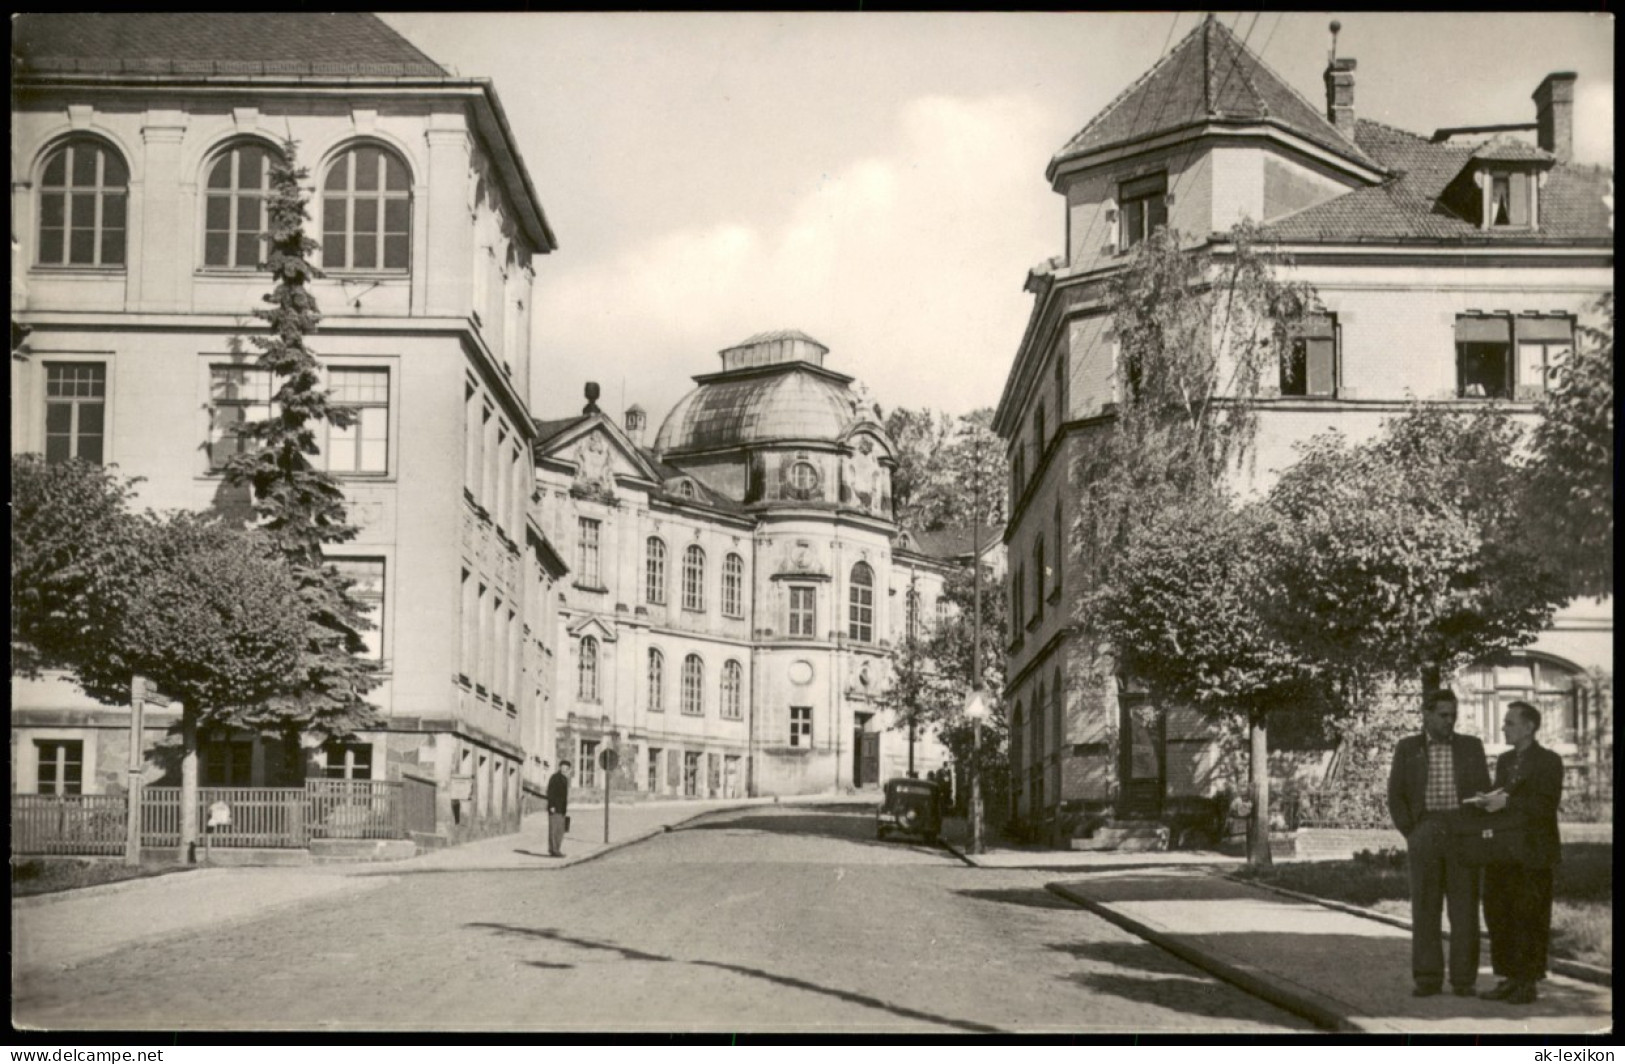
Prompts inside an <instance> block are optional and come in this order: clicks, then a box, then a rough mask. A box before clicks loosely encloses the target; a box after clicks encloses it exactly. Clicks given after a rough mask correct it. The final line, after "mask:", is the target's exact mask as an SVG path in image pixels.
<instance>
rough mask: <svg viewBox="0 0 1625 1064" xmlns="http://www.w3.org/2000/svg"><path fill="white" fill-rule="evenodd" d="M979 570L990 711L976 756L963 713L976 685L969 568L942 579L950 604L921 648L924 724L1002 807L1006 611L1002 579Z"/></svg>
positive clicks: (1006, 776)
mask: <svg viewBox="0 0 1625 1064" xmlns="http://www.w3.org/2000/svg"><path fill="white" fill-rule="evenodd" d="M980 569H981V580H982V596H981V597H982V614H981V618H982V623H981V654H980V665H981V677H980V679H981V681H982V690H983V691H985V692H987V694H988V696H989V701H990V703H991V708H992V710H993V712H992V713H991V714H990V715H989V717H988V719H987V720H985V721H983V722H982V740H981V746H980V757H977V756H976V751H977V746H976V742H975V728H974V726H973V724H972V722H971V721H969V720H966V719H965V716H964V713H963V709H964V704H965V697H966V695H967V694H968V693H969V692H970V690H971V689H972V687H973V686H974V684H973V682H972V680H973V671H972V663H971V658H972V647H973V646H974V645H975V639H974V636H973V624H972V618H973V617H974V616H975V609H974V601H975V596H974V589H975V585H974V584H973V583H972V579H973V577H972V570H971V569H969V568H967V569H962V570H959V571H957V572H955V573H952V574H950V576H949V577H948V579H947V580H946V581H945V582H944V585H943V589H942V596H943V598H945V599H946V600H947V601H948V602H949V603H950V605H951V606H952V607H953V608H952V609H951V610H949V611H948V612H947V613H946V615H945V616H943V618H942V620H940V621H938V622H937V624H936V625H935V627H933V628H932V629H931V631H930V635H929V637H928V638H927V639H926V640H924V642H923V645H922V648H921V649H922V654H923V656H924V657H925V659H926V661H927V662H928V670H927V676H928V677H929V681H930V682H929V684H928V688H927V689H928V694H927V696H926V698H925V699H924V700H923V701H924V705H925V710H924V713H923V719H924V720H925V723H926V725H927V726H928V727H931V728H934V729H935V731H936V734H937V738H938V739H939V740H941V742H942V744H943V745H944V746H946V747H947V748H948V752H949V754H950V755H951V756H952V757H953V760H954V764H955V765H958V766H960V767H961V768H962V769H965V770H971V769H972V768H974V769H975V770H976V771H979V772H980V773H981V779H982V803H983V807H984V808H985V809H989V810H1005V809H1008V808H1009V796H1010V722H1009V719H1008V717H1007V715H1006V714H1005V712H1004V707H1003V705H1002V700H1001V699H1000V697H999V695H1000V692H1002V691H1003V690H1004V648H1005V646H1006V645H1007V643H1008V638H1009V636H1008V627H1007V622H1008V616H1009V614H1008V610H1007V608H1006V607H1007V602H1006V600H1005V596H1004V595H1003V594H1002V592H1001V588H1000V582H999V581H998V580H997V579H995V578H994V577H993V574H992V572H991V571H990V570H989V568H988V566H987V565H986V563H984V564H983V565H982V566H981V567H980Z"/></svg>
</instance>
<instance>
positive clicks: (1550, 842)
mask: <svg viewBox="0 0 1625 1064" xmlns="http://www.w3.org/2000/svg"><path fill="white" fill-rule="evenodd" d="M1539 730H1540V710H1538V709H1536V708H1535V707H1534V706H1532V705H1530V704H1529V703H1528V702H1512V703H1510V704H1509V705H1508V706H1507V711H1506V717H1505V719H1504V720H1502V722H1501V732H1502V734H1503V735H1505V736H1506V741H1507V742H1508V743H1510V744H1511V745H1512V749H1510V750H1508V751H1507V752H1506V753H1504V754H1502V755H1501V756H1500V757H1499V758H1497V759H1496V761H1495V790H1494V791H1491V792H1490V793H1489V794H1488V795H1486V796H1485V799H1484V802H1483V806H1484V808H1485V809H1486V810H1488V811H1490V812H1492V813H1499V812H1501V811H1502V810H1505V811H1506V812H1507V813H1509V814H1512V815H1514V816H1516V817H1517V818H1519V819H1520V820H1522V821H1523V823H1524V824H1526V825H1527V829H1528V835H1529V842H1528V848H1527V851H1526V857H1525V859H1524V861H1523V862H1522V863H1518V864H1499V863H1497V864H1491V865H1488V866H1487V867H1486V868H1485V869H1484V924H1485V926H1486V927H1488V928H1489V932H1490V962H1491V963H1492V964H1493V965H1494V967H1495V974H1496V975H1498V976H1500V977H1501V982H1500V984H1499V985H1498V986H1496V987H1495V989H1493V990H1486V991H1484V993H1483V994H1482V995H1480V996H1481V997H1486V998H1490V999H1492V1000H1496V1001H1506V1002H1508V1003H1509V1004H1513V1005H1528V1004H1530V1003H1532V1002H1533V1001H1534V1000H1535V983H1536V982H1537V981H1538V980H1540V979H1543V978H1545V975H1546V946H1547V943H1548V942H1549V941H1550V940H1551V936H1552V869H1553V868H1555V867H1556V866H1557V862H1558V859H1559V856H1560V854H1561V850H1562V842H1561V841H1560V840H1559V838H1558V835H1557V806H1558V803H1559V802H1560V801H1561V800H1562V798H1563V759H1562V758H1561V757H1559V756H1558V755H1557V754H1555V753H1553V752H1552V751H1550V750H1548V749H1546V748H1545V747H1543V746H1541V745H1540V744H1539V743H1537V742H1536V741H1535V733H1536V732H1537V731H1539Z"/></svg>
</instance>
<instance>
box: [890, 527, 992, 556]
mask: <svg viewBox="0 0 1625 1064" xmlns="http://www.w3.org/2000/svg"><path fill="white" fill-rule="evenodd" d="M972 531H973V529H972V527H971V525H969V524H962V525H958V526H956V527H954V528H939V529H937V530H935V531H932V532H910V533H909V536H910V537H912V538H913V540H914V542H915V544H916V545H917V546H918V547H919V553H921V554H924V555H925V556H927V557H929V558H968V557H970V553H971V551H973V550H975V549H976V548H977V547H980V548H981V550H982V553H983V554H986V553H987V552H988V551H990V550H992V549H993V548H994V547H997V546H998V545H999V544H1000V543H1002V542H1004V526H1003V525H1002V524H998V523H992V522H990V523H988V524H984V525H983V526H982V532H981V536H980V537H979V541H978V542H977V543H974V544H973V543H972V542H971V532H972Z"/></svg>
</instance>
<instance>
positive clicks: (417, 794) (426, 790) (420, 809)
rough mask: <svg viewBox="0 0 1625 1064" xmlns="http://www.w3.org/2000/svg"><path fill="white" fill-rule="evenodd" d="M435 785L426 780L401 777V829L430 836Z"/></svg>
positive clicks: (433, 829) (433, 818)
mask: <svg viewBox="0 0 1625 1064" xmlns="http://www.w3.org/2000/svg"><path fill="white" fill-rule="evenodd" d="M434 809H435V785H434V784H433V783H430V782H429V781H428V780H419V779H413V778H412V777H411V776H402V777H401V810H402V821H403V822H402V825H401V826H402V827H403V828H405V830H406V831H407V832H408V833H410V832H414V831H418V832H423V833H425V834H429V835H432V834H434V831H435V813H434Z"/></svg>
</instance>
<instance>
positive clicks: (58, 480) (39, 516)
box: [11, 454, 140, 692]
mask: <svg viewBox="0 0 1625 1064" xmlns="http://www.w3.org/2000/svg"><path fill="white" fill-rule="evenodd" d="M115 468H116V467H115ZM115 468H103V467H102V466H99V465H96V464H94V463H92V462H83V461H79V460H77V459H75V460H73V461H68V462H60V463H52V464H47V463H46V462H45V459H44V458H43V457H42V456H41V455H38V454H20V455H13V456H12V459H11V673H12V675H13V676H29V677H36V676H38V675H39V674H40V671H41V670H42V669H48V668H72V667H73V665H74V663H75V662H76V661H77V660H78V658H79V656H80V653H81V652H82V650H83V648H84V647H85V645H86V644H87V641H88V640H90V639H91V638H92V637H93V635H94V633H96V632H98V631H102V630H105V629H106V628H107V627H108V625H109V624H110V623H111V618H110V617H109V616H108V613H109V611H116V610H118V609H119V608H120V598H119V592H118V591H117V589H116V584H115V578H116V577H117V576H119V575H120V574H122V573H125V572H128V571H129V570H130V568H131V566H132V565H133V564H134V562H135V559H136V557H137V555H138V554H139V551H140V539H139V536H138V532H139V529H138V527H137V525H136V522H135V519H134V518H133V517H132V516H131V514H130V510H129V506H130V501H131V500H132V499H133V498H134V491H135V485H136V484H138V483H140V480H139V478H133V479H125V478H123V477H120V476H119V475H118V474H117V473H116V471H115ZM127 691H128V688H126V692H127Z"/></svg>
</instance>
